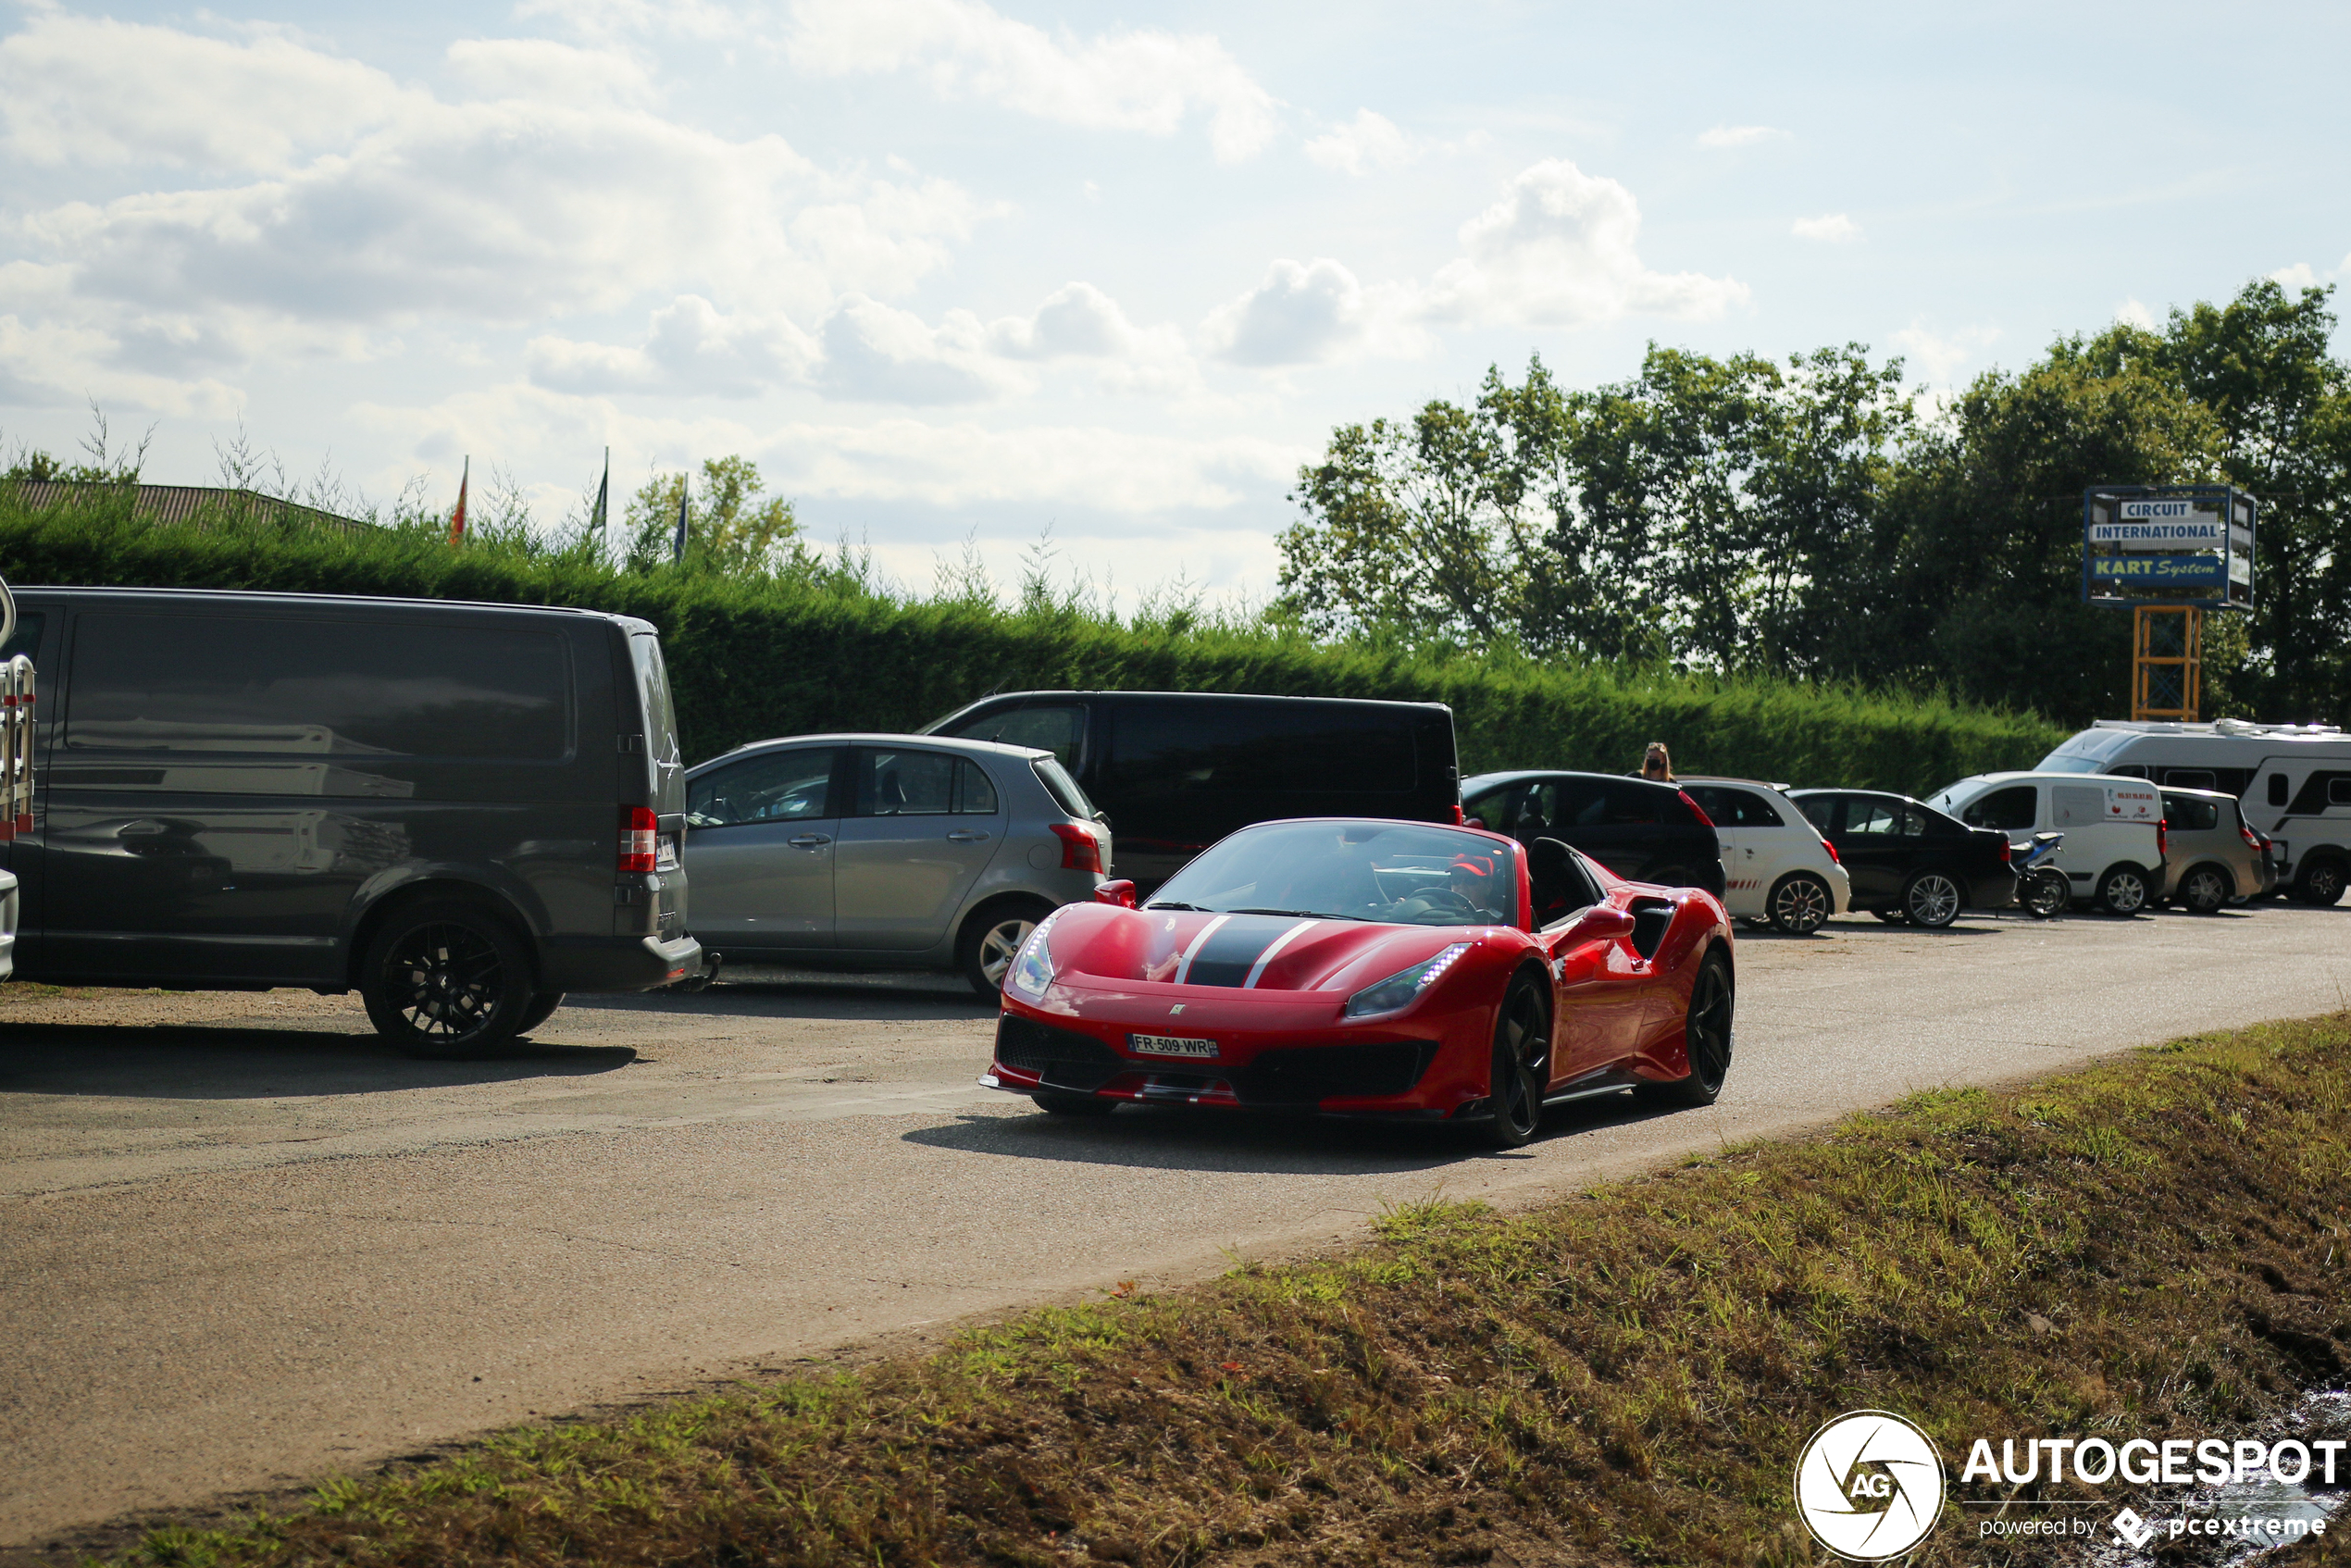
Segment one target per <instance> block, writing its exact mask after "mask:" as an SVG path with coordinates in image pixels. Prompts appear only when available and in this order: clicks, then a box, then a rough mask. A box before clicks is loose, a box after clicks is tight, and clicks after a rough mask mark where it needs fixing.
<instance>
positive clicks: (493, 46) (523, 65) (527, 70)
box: [447, 38, 656, 108]
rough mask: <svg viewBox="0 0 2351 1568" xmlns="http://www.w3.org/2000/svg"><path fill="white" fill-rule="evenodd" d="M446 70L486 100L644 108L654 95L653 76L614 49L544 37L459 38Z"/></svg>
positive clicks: (627, 56)
mask: <svg viewBox="0 0 2351 1568" xmlns="http://www.w3.org/2000/svg"><path fill="white" fill-rule="evenodd" d="M447 58H448V61H449V69H450V72H451V74H453V75H454V76H455V77H456V78H457V79H458V80H459V81H462V82H464V83H465V84H466V86H468V87H470V88H472V89H473V90H474V91H475V92H476V93H479V94H480V95H482V96H483V97H485V98H526V99H530V100H534V101H536V102H540V103H549V104H569V105H572V106H576V107H579V108H596V107H601V106H609V105H618V106H628V107H632V108H637V107H642V106H645V105H647V104H650V103H652V102H653V99H654V98H655V96H656V93H655V92H654V88H653V78H652V76H651V75H650V74H649V73H648V72H647V71H646V69H645V68H644V67H643V66H642V65H641V64H640V63H639V62H638V61H637V60H636V59H635V58H633V57H632V56H629V55H628V54H626V53H624V52H622V51H621V50H618V49H612V48H603V49H578V48H574V47H573V46H572V45H570V44H558V43H555V42H554V40H552V39H546V38H461V39H459V40H458V41H457V42H456V43H454V44H451V45H449V51H448V56H447Z"/></svg>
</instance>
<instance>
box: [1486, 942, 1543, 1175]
mask: <svg viewBox="0 0 2351 1568" xmlns="http://www.w3.org/2000/svg"><path fill="white" fill-rule="evenodd" d="M1550 1064H1551V1009H1550V1006H1549V1002H1546V1001H1545V999H1544V996H1543V987H1542V984H1541V983H1540V982H1539V981H1537V980H1536V978H1535V977H1533V976H1532V975H1521V976H1519V977H1517V978H1516V979H1513V980H1512V981H1511V989H1509V990H1508V991H1506V992H1504V993H1503V995H1502V1011H1501V1014H1500V1016H1499V1017H1497V1018H1496V1019H1495V1020H1494V1054H1493V1058H1492V1060H1491V1062H1490V1064H1489V1065H1488V1068H1487V1072H1486V1096H1487V1098H1488V1099H1489V1100H1491V1101H1492V1102H1493V1105H1494V1120H1493V1121H1492V1123H1491V1124H1490V1125H1489V1127H1488V1131H1487V1136H1488V1137H1489V1138H1490V1139H1492V1140H1493V1142H1494V1146H1495V1147H1496V1148H1498V1149H1517V1148H1519V1147H1521V1146H1523V1145H1524V1144H1525V1143H1527V1142H1528V1141H1530V1140H1531V1139H1533V1138H1534V1137H1535V1131H1536V1128H1537V1127H1539V1126H1542V1125H1543V1090H1544V1089H1545V1088H1546V1087H1548V1085H1549V1077H1550Z"/></svg>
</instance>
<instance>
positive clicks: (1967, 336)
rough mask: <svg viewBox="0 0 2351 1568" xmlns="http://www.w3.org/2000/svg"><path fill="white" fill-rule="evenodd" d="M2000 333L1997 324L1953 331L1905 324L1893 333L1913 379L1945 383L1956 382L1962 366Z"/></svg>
mask: <svg viewBox="0 0 2351 1568" xmlns="http://www.w3.org/2000/svg"><path fill="white" fill-rule="evenodd" d="M1999 336H2000V330H1999V329H1998V328H1997V327H1963V328H1961V329H1960V330H1958V331H1956V332H1934V331H1930V330H1927V329H1926V328H1924V327H1905V328H1904V329H1903V330H1900V331H1898V332H1897V333H1895V334H1894V338H1893V342H1894V346H1895V348H1896V349H1897V350H1899V351H1900V353H1901V355H1902V357H1903V358H1904V359H1905V360H1907V361H1908V362H1909V368H1910V380H1912V381H1913V382H1914V383H1917V384H1919V385H1921V386H1929V387H1947V386H1953V385H1956V384H1957V383H1958V381H1959V367H1961V366H1963V365H1966V364H1968V363H1969V362H1970V361H1972V360H1973V359H1975V358H1977V357H1979V356H1980V355H1982V354H1983V353H1984V350H1985V349H1987V348H1990V347H1991V346H1992V345H1993V343H1995V342H1997V341H1999Z"/></svg>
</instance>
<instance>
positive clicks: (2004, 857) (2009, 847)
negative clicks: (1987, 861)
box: [2000, 835, 2016, 865]
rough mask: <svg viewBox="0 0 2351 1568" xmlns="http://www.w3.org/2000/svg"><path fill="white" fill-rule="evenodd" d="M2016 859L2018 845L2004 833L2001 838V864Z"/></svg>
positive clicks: (2006, 863)
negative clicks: (2010, 841) (2011, 841)
mask: <svg viewBox="0 0 2351 1568" xmlns="http://www.w3.org/2000/svg"><path fill="white" fill-rule="evenodd" d="M2015 859H2016V846H2015V845H2014V844H2011V843H2009V840H2008V839H2007V837H2006V836H2005V835H2003V836H2002V837H2001V840H2000V864H2001V865H2009V864H2010V863H2011V862H2013V861H2014V860H2015Z"/></svg>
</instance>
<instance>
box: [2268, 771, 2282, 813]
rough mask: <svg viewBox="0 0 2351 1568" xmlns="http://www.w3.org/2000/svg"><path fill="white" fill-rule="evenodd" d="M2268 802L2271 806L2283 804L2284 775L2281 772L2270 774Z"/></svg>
mask: <svg viewBox="0 0 2351 1568" xmlns="http://www.w3.org/2000/svg"><path fill="white" fill-rule="evenodd" d="M2270 804H2271V805H2273V806H2282V805H2283V804H2285V775H2284V774H2283V773H2272V774H2271V775H2270Z"/></svg>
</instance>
